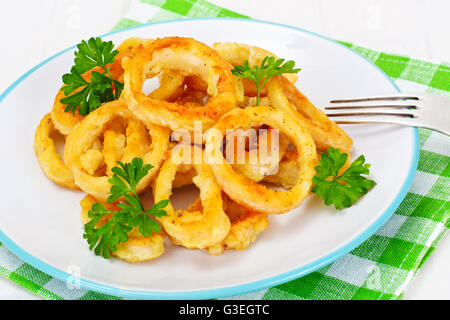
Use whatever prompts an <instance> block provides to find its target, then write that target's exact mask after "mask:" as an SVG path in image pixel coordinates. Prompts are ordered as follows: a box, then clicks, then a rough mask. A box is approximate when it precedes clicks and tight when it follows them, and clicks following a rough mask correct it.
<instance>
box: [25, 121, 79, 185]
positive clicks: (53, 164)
mask: <svg viewBox="0 0 450 320" xmlns="http://www.w3.org/2000/svg"><path fill="white" fill-rule="evenodd" d="M52 130H55V127H54V125H53V121H52V117H51V115H50V113H47V114H46V115H45V116H44V118H43V119H42V120H41V122H40V123H39V125H38V127H37V129H36V134H35V136H34V146H33V147H34V151H35V152H36V156H37V158H38V161H39V165H40V166H41V169H42V171H43V172H44V173H45V175H46V176H47V177H48V178H49V179H50V180H52V181H53V182H55V183H57V184H59V185H61V186H63V187H66V188H70V189H75V190H79V187H78V186H77V185H76V184H75V180H74V178H73V174H72V171H71V170H70V169H69V168H68V167H67V166H66V165H65V164H64V162H63V161H62V158H61V155H59V154H58V153H57V152H56V148H55V142H54V141H53V139H52V138H50V133H51V131H52Z"/></svg>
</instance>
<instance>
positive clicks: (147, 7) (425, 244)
mask: <svg viewBox="0 0 450 320" xmlns="http://www.w3.org/2000/svg"><path fill="white" fill-rule="evenodd" d="M185 17H241V18H248V17H247V16H244V15H241V14H238V13H236V12H232V11H230V10H227V9H223V8H220V7H218V6H215V5H213V4H211V3H209V2H207V1H204V0H141V2H140V3H138V4H137V5H136V6H135V7H134V8H132V10H131V12H130V13H129V15H128V16H127V18H125V19H123V20H122V21H120V22H119V23H118V24H117V25H116V27H115V28H114V30H117V29H121V28H126V27H130V26H134V25H139V24H143V23H148V22H155V21H161V20H171V19H180V18H185ZM343 44H344V45H346V46H348V47H350V48H351V49H353V50H355V51H356V52H358V53H359V54H361V55H363V56H365V57H366V58H368V59H369V60H371V61H372V62H374V63H375V64H376V65H377V66H379V67H380V68H381V69H382V70H383V71H384V72H385V73H386V74H387V75H388V76H389V77H391V78H392V79H393V80H394V81H395V83H396V84H397V85H398V86H399V87H400V89H402V90H404V91H414V92H432V93H437V94H442V95H447V96H450V64H448V63H443V64H435V63H431V62H425V61H420V60H415V59H411V58H408V57H403V56H397V55H392V54H387V53H383V52H377V51H373V50H370V49H366V48H362V47H358V46H355V45H353V44H350V43H343ZM419 135H420V158H419V165H418V168H417V172H416V175H415V178H414V181H413V184H412V186H411V188H410V190H409V191H408V194H407V195H406V197H405V199H404V200H403V202H402V203H401V204H400V206H399V207H398V209H397V210H396V211H395V213H394V214H393V215H392V217H391V218H390V219H389V220H388V221H387V222H386V223H385V224H384V225H383V226H382V227H381V228H380V229H379V230H378V231H377V232H376V233H375V234H374V235H372V236H371V237H370V238H369V239H368V240H367V241H365V242H364V243H363V244H361V245H360V246H359V247H358V248H356V249H354V250H353V251H352V252H350V253H349V254H347V255H345V256H344V257H342V258H341V259H339V260H337V261H335V262H334V263H332V264H330V265H328V266H326V267H324V268H322V269H320V270H317V271H315V272H313V273H311V274H309V275H306V276H304V277H302V278H299V279H297V280H293V281H290V282H287V283H285V284H282V285H279V286H276V287H273V288H269V289H265V290H261V291H258V292H252V293H248V294H244V295H240V296H235V297H228V299H398V298H400V297H401V296H402V294H403V292H404V290H405V288H406V286H407V285H408V283H409V282H410V281H411V279H413V278H414V275H415V274H416V272H417V271H418V270H419V268H420V267H421V266H422V264H423V263H424V262H425V260H426V259H427V258H428V257H429V256H430V254H431V253H432V252H433V250H434V248H435V247H436V245H437V244H438V242H439V241H440V240H441V239H442V237H443V236H444V234H445V233H446V231H447V229H448V228H449V224H450V223H449V217H450V210H449V209H450V204H449V203H450V202H449V198H450V196H449V194H450V192H449V191H450V190H449V189H450V144H449V139H448V137H446V136H444V135H441V134H438V133H436V132H432V131H429V130H425V129H419ZM0 275H2V276H4V277H5V278H8V279H11V280H12V281H14V282H16V283H18V284H19V285H21V286H23V287H25V288H27V289H29V290H31V291H33V292H35V293H36V294H38V295H40V296H42V297H45V298H48V299H120V298H116V297H112V296H109V295H105V294H101V293H97V292H93V291H89V290H85V289H72V288H71V286H70V285H66V283H65V282H63V281H60V280H57V279H55V278H52V277H51V276H49V275H47V274H45V273H43V272H41V271H39V270H37V269H36V268H34V267H32V266H31V265H29V264H27V263H25V262H24V261H22V260H21V259H19V258H18V257H16V256H15V255H14V254H12V253H11V252H10V251H9V250H8V249H7V248H6V247H5V246H4V245H1V243H0Z"/></svg>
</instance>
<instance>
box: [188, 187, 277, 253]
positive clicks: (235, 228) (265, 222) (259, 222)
mask: <svg viewBox="0 0 450 320" xmlns="http://www.w3.org/2000/svg"><path fill="white" fill-rule="evenodd" d="M222 200H223V209H224V211H225V213H226V214H227V216H228V217H229V218H230V221H231V228H230V232H228V234H227V236H226V238H225V239H224V240H223V241H222V242H220V243H218V244H216V245H214V246H211V247H209V248H208V252H209V254H211V255H220V254H222V253H223V252H224V251H225V250H244V249H246V248H247V247H248V246H249V245H250V244H252V243H253V242H254V241H255V240H256V238H257V236H258V235H259V234H260V233H261V232H262V231H264V230H265V229H267V228H268V227H269V219H267V213H260V212H256V211H253V210H250V209H247V208H245V207H243V206H241V205H239V204H237V203H236V202H235V201H233V200H231V198H230V197H229V196H227V195H226V194H225V193H223V192H222ZM188 210H190V211H193V210H202V204H201V202H200V199H199V198H197V199H196V201H195V202H194V203H193V204H192V205H191V206H190V207H189V209H188Z"/></svg>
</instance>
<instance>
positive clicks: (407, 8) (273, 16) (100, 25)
mask: <svg viewBox="0 0 450 320" xmlns="http://www.w3.org/2000/svg"><path fill="white" fill-rule="evenodd" d="M136 1H137V0H65V1H61V0H14V1H2V2H1V4H0V27H1V28H0V29H1V30H2V38H3V39H2V50H1V55H2V57H1V59H0V63H1V68H0V70H1V71H2V76H1V77H0V92H3V91H4V90H5V89H6V87H7V86H8V85H10V84H11V83H12V82H13V81H14V80H16V79H17V78H18V77H19V76H20V75H21V74H23V73H24V72H26V71H27V70H28V69H30V68H31V67H33V66H34V65H36V64H38V63H39V62H41V61H42V60H43V59H45V58H47V57H49V56H51V55H53V54H55V53H57V52H59V51H60V50H62V49H65V48H67V47H69V46H71V45H73V44H75V43H78V42H79V41H80V40H81V39H87V38H89V37H91V36H94V35H99V34H103V33H106V32H107V31H109V30H110V29H111V28H112V27H113V26H114V25H115V23H116V22H117V21H119V20H120V19H121V18H122V17H123V16H124V15H125V14H126V13H127V12H128V10H129V9H130V7H131V6H132V5H133V3H134V2H136ZM211 2H213V3H216V4H218V5H220V6H223V7H226V8H228V9H231V10H235V11H237V12H241V13H244V14H247V15H249V16H251V17H253V18H257V19H262V20H269V21H275V22H281V23H284V24H289V25H293V26H297V27H300V28H304V29H308V30H310V31H313V32H317V33H320V34H323V35H325V36H328V37H330V38H334V39H339V40H344V41H349V42H352V43H357V44H359V45H361V46H366V47H369V48H372V49H375V50H381V51H390V52H393V53H398V54H405V55H408V56H414V57H416V58H420V59H424V60H431V61H437V62H441V61H450V41H448V36H449V33H450V19H449V18H448V13H449V12H450V1H448V0H434V1H422V0H377V1H374V0H341V1H338V0H314V1H311V0H245V1H244V0H211ZM449 270H450V237H446V238H444V240H443V241H442V242H441V244H440V245H439V246H438V248H437V249H436V251H435V252H434V253H433V254H432V256H431V258H429V260H428V261H427V262H426V264H425V266H424V267H423V268H422V269H421V270H420V271H419V273H418V275H417V277H416V279H414V280H413V281H412V283H411V284H410V285H409V287H408V289H407V291H406V294H405V296H404V298H405V299H450V290H449V289H450V272H449ZM0 299H40V298H39V297H37V296H36V295H34V294H33V293H31V292H29V291H28V290H26V289H23V288H21V287H19V286H18V285H16V284H14V283H12V282H11V281H9V280H6V279H3V278H0Z"/></svg>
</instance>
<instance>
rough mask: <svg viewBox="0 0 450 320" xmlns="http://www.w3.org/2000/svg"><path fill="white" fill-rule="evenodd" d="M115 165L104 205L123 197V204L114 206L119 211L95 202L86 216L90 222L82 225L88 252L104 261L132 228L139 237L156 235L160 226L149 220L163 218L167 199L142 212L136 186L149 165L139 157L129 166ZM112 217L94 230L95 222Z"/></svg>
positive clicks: (124, 240) (126, 239) (128, 164)
mask: <svg viewBox="0 0 450 320" xmlns="http://www.w3.org/2000/svg"><path fill="white" fill-rule="evenodd" d="M117 163H118V164H119V166H117V167H114V168H112V169H111V171H112V172H113V176H112V177H111V178H110V179H109V180H108V181H109V183H110V184H111V185H112V186H111V192H110V193H111V195H110V196H109V197H108V200H107V201H108V203H113V202H115V201H117V200H118V199H119V198H120V197H123V198H124V199H125V201H126V202H119V203H117V207H119V208H120V211H112V210H108V209H106V208H105V207H104V206H103V205H102V204H101V203H95V204H94V205H93V206H92V207H91V210H89V213H88V216H89V218H91V219H92V220H91V221H89V222H88V223H86V224H85V225H84V234H83V238H85V239H86V240H87V242H88V244H89V249H90V250H92V249H94V248H95V249H94V252H95V254H96V255H99V256H103V257H104V258H106V259H108V258H109V257H110V255H111V251H112V252H114V251H116V250H117V244H119V243H120V242H126V241H128V233H129V232H130V231H131V229H132V228H134V227H137V228H138V231H139V233H141V234H142V235H143V236H151V235H152V233H153V232H160V231H161V227H160V226H159V224H158V223H156V221H155V220H154V219H153V218H152V217H151V216H153V217H158V218H159V217H162V216H165V215H166V212H165V211H164V208H165V207H166V206H167V205H168V203H169V200H162V201H159V202H158V203H156V204H154V205H153V206H152V207H151V208H150V209H149V210H147V211H145V209H144V206H143V205H142V202H141V199H140V198H139V196H138V195H137V192H136V186H137V185H138V183H139V181H140V180H141V179H142V178H143V177H145V176H146V175H147V173H148V171H149V170H150V169H151V168H153V166H152V165H150V164H146V165H143V161H142V159H140V158H134V159H133V161H132V162H131V163H127V164H123V163H122V162H120V161H118V162H117ZM109 214H113V216H112V217H111V218H110V219H109V220H108V222H107V223H106V224H105V225H103V226H102V227H100V228H96V225H97V223H98V222H99V220H100V219H101V218H103V217H104V216H106V215H109Z"/></svg>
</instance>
